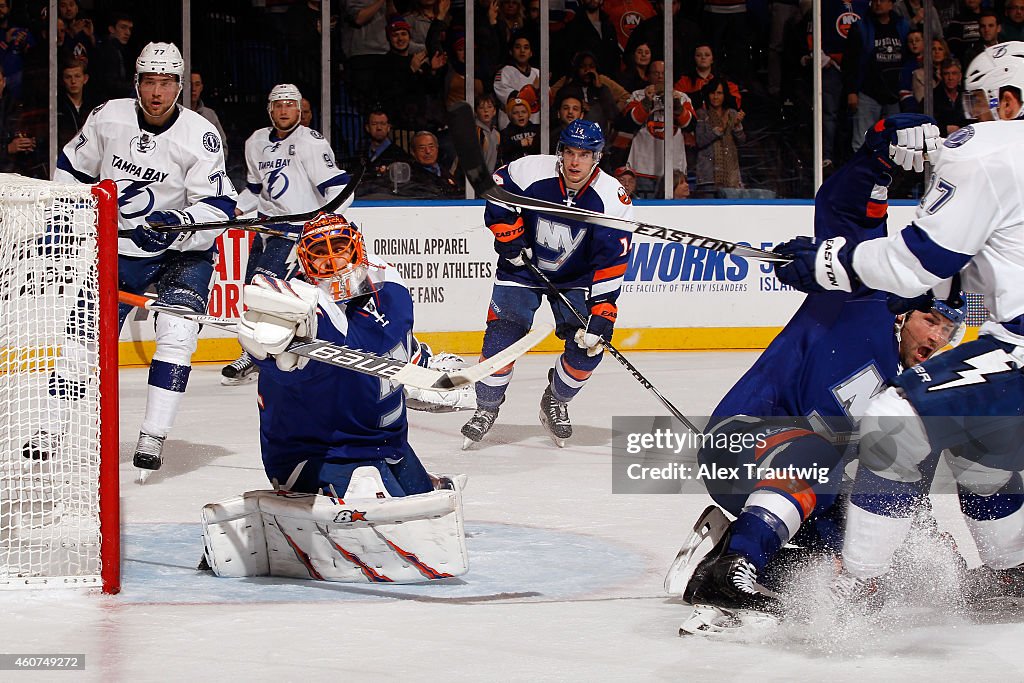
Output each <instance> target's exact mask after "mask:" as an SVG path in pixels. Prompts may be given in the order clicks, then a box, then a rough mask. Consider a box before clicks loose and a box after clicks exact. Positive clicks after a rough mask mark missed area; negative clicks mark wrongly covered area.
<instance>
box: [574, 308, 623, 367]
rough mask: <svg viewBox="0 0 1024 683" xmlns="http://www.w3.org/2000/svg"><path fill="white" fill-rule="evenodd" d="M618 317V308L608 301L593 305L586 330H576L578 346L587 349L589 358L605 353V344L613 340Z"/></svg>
mask: <svg viewBox="0 0 1024 683" xmlns="http://www.w3.org/2000/svg"><path fill="white" fill-rule="evenodd" d="M617 316H618V307H617V306H616V305H615V304H612V303H608V302H607V301H602V302H601V303H595V304H591V305H590V318H589V319H587V327H586V329H583V328H580V329H578V330H576V337H575V339H576V345H577V346H579V347H580V348H581V349H586V351H587V355H588V356H596V355H597V354H599V353H601V352H602V351H604V344H605V342H611V340H612V332H613V331H614V329H615V318H616V317H617Z"/></svg>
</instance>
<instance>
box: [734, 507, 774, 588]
mask: <svg viewBox="0 0 1024 683" xmlns="http://www.w3.org/2000/svg"><path fill="white" fill-rule="evenodd" d="M759 513H760V514H759ZM766 515H770V517H766ZM772 518H773V519H775V520H776V521H778V523H779V524H782V521H781V520H779V519H778V518H777V517H775V515H774V514H772V513H771V512H768V511H767V510H765V509H764V508H756V507H755V508H748V509H745V510H744V511H743V512H741V513H740V516H739V517H737V518H736V521H735V522H733V523H732V526H731V527H730V532H731V534H732V535H731V536H730V537H729V545H728V547H727V548H726V550H727V551H728V552H735V553H739V554H741V555H743V556H744V557H746V558H747V559H748V560H750V562H751V563H752V564H753V565H754V566H755V567H757V572H758V573H759V574H760V573H761V571H763V570H764V568H765V565H767V564H768V561H769V560H770V559H771V558H772V557H773V556H774V555H775V553H777V552H778V551H779V548H781V547H782V538H780V537H779V532H778V531H777V530H776V529H774V528H773V527H772V526H771V524H769V522H768V521H767V520H768V519H772Z"/></svg>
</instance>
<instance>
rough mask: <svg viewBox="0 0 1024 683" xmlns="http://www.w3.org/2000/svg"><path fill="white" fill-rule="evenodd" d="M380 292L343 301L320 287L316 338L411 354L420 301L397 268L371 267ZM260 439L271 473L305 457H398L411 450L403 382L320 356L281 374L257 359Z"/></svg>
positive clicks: (394, 355)
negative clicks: (416, 302) (325, 360)
mask: <svg viewBox="0 0 1024 683" xmlns="http://www.w3.org/2000/svg"><path fill="white" fill-rule="evenodd" d="M369 272H370V274H371V275H370V277H371V279H372V280H373V282H374V287H375V291H374V293H373V294H372V295H370V296H369V297H366V298H360V299H356V300H353V301H350V302H348V303H342V304H338V303H335V302H334V301H332V300H331V299H330V298H329V297H328V296H327V295H326V293H323V292H321V294H320V301H319V304H318V310H317V335H316V336H317V338H318V339H324V340H327V341H331V342H334V343H336V344H345V345H346V346H351V347H352V348H356V349H361V350H363V351H369V352H371V353H375V354H378V355H381V356H389V357H391V358H396V359H400V360H409V358H410V351H411V345H412V326H413V310H412V309H413V305H412V297H411V296H410V295H409V290H408V289H407V288H406V286H405V283H404V282H402V280H401V278H400V277H399V275H398V274H397V272H395V269H394V268H393V267H391V266H387V265H383V264H382V265H381V266H380V267H371V268H370V270H369ZM257 363H258V364H259V366H260V374H259V408H260V445H261V447H262V452H263V464H264V466H265V467H266V468H267V470H268V471H271V470H277V471H280V470H282V469H290V468H291V467H294V466H295V465H297V464H298V463H300V462H302V461H303V460H307V459H310V458H327V459H329V460H342V461H348V460H378V459H387V460H389V461H391V462H392V463H393V462H397V461H398V460H399V459H401V458H402V457H404V456H405V455H406V454H408V453H411V452H412V451H411V449H410V447H409V444H408V441H407V438H406V437H407V433H408V422H407V419H406V413H405V400H404V397H403V395H402V386H401V385H400V384H394V383H392V382H388V381H386V380H383V379H379V378H377V377H372V376H370V375H364V374H362V373H358V372H353V371H351V370H346V369H344V368H339V367H335V366H333V365H328V364H326V363H319V362H317V361H314V360H310V362H309V363H308V364H307V365H306V367H305V368H303V369H301V370H294V371H292V372H282V371H281V370H279V369H278V368H277V366H276V365H275V363H274V361H273V359H267V360H265V361H257Z"/></svg>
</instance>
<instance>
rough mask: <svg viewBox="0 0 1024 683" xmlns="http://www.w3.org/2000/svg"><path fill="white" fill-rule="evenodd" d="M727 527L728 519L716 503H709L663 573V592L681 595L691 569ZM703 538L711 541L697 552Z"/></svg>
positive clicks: (723, 533)
mask: <svg viewBox="0 0 1024 683" xmlns="http://www.w3.org/2000/svg"><path fill="white" fill-rule="evenodd" d="M728 528H729V519H728V518H727V517H726V516H725V513H723V512H722V509H721V508H719V507H718V506H717V505H709V506H707V507H706V508H704V512H702V513H701V515H700V517H698V518H697V521H696V522H694V524H693V530H692V531H691V532H690V535H689V537H688V538H687V539H686V541H685V542H683V545H682V547H680V548H679V552H678V553H676V559H674V560H673V561H672V564H671V566H669V568H668V572H667V573H666V574H665V592H666V593H668V594H669V595H682V594H683V591H684V590H686V584H687V583H689V581H690V577H691V576H693V570H694V569H695V568H696V567H697V563H699V562H700V561H701V560H702V559H703V558H704V556H705V555H707V553H708V552H709V551H710V550H711V549H712V548H714V547H715V544H717V543H718V542H719V541H720V540H721V539H722V536H724V535H725V532H726V530H727V529H728ZM705 540H710V541H711V542H710V543H708V544H706V545H707V547H706V548H705V549H704V552H702V553H700V554H699V555H698V554H697V551H698V549H700V547H701V546H702V545H703V544H704V541H705Z"/></svg>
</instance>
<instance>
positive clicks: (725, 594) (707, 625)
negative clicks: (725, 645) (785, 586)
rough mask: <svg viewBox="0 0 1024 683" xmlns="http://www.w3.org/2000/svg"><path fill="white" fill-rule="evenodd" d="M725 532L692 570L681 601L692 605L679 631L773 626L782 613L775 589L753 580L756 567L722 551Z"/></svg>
mask: <svg viewBox="0 0 1024 683" xmlns="http://www.w3.org/2000/svg"><path fill="white" fill-rule="evenodd" d="M730 535H731V534H728V533H727V534H726V535H725V536H724V537H722V540H721V541H719V543H718V545H717V546H715V548H714V549H713V550H712V551H711V552H710V553H708V555H707V557H705V558H704V559H703V560H701V562H700V564H698V565H697V568H696V569H695V570H694V572H693V576H692V577H690V580H689V582H688V583H687V584H686V590H685V591H683V601H684V602H686V603H689V604H691V605H693V607H694V610H693V613H692V614H691V615H690V617H689V618H688V619H687V620H686V621H685V622H683V624H682V626H680V627H679V635H681V636H683V635H693V634H701V635H713V634H718V633H726V632H734V633H735V632H738V631H739V629H741V628H743V629H747V630H750V629H752V628H754V629H760V628H768V627H774V626H776V625H777V624H778V623H779V618H780V617H781V615H782V605H781V602H780V601H779V596H778V594H776V593H773V592H772V591H770V590H768V589H767V588H765V587H764V586H761V585H760V584H759V583H758V582H757V569H756V568H755V567H754V565H753V564H752V563H751V562H750V560H748V559H747V558H745V557H744V556H743V555H740V554H739V553H730V552H727V551H726V548H727V547H728V545H729V537H730Z"/></svg>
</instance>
